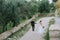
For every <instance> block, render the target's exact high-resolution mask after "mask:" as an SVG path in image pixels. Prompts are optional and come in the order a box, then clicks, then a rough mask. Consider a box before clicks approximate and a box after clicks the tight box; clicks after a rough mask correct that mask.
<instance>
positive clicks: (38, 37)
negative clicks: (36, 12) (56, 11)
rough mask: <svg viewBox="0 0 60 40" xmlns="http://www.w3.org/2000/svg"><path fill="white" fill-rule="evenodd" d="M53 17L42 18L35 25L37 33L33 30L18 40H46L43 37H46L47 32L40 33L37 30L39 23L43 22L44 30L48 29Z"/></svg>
mask: <svg viewBox="0 0 60 40" xmlns="http://www.w3.org/2000/svg"><path fill="white" fill-rule="evenodd" d="M52 18H53V17H45V18H41V19H39V20H38V21H37V22H36V23H37V24H36V25H35V31H34V32H33V31H32V30H31V29H30V30H29V31H28V32H27V33H26V34H25V35H24V36H23V37H22V38H20V39H18V40H44V38H43V36H44V32H45V31H43V32H42V31H41V33H38V32H37V31H36V30H37V27H38V26H37V25H38V23H39V21H40V20H42V21H43V22H42V24H43V25H44V26H45V28H44V30H45V29H46V28H47V27H48V22H49V20H50V19H52Z"/></svg>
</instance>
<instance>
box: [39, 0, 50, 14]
mask: <svg viewBox="0 0 60 40" xmlns="http://www.w3.org/2000/svg"><path fill="white" fill-rule="evenodd" d="M39 12H41V13H43V12H47V13H48V12H50V4H49V1H48V0H42V1H41V2H40V5H39Z"/></svg>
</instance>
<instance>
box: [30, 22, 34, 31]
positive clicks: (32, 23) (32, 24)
mask: <svg viewBox="0 0 60 40" xmlns="http://www.w3.org/2000/svg"><path fill="white" fill-rule="evenodd" d="M31 26H32V31H34V29H35V22H34V21H31Z"/></svg>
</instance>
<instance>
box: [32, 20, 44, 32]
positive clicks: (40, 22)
mask: <svg viewBox="0 0 60 40" xmlns="http://www.w3.org/2000/svg"><path fill="white" fill-rule="evenodd" d="M35 24H37V25H35ZM31 26H32V31H34V30H35V26H36V27H37V31H38V32H41V31H42V28H44V26H43V24H42V20H40V21H39V23H35V21H31Z"/></svg>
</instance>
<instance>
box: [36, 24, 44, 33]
mask: <svg viewBox="0 0 60 40" xmlns="http://www.w3.org/2000/svg"><path fill="white" fill-rule="evenodd" d="M36 31H37V33H39V34H42V33H43V32H44V29H43V27H42V26H41V25H40V23H38V24H36Z"/></svg>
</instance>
